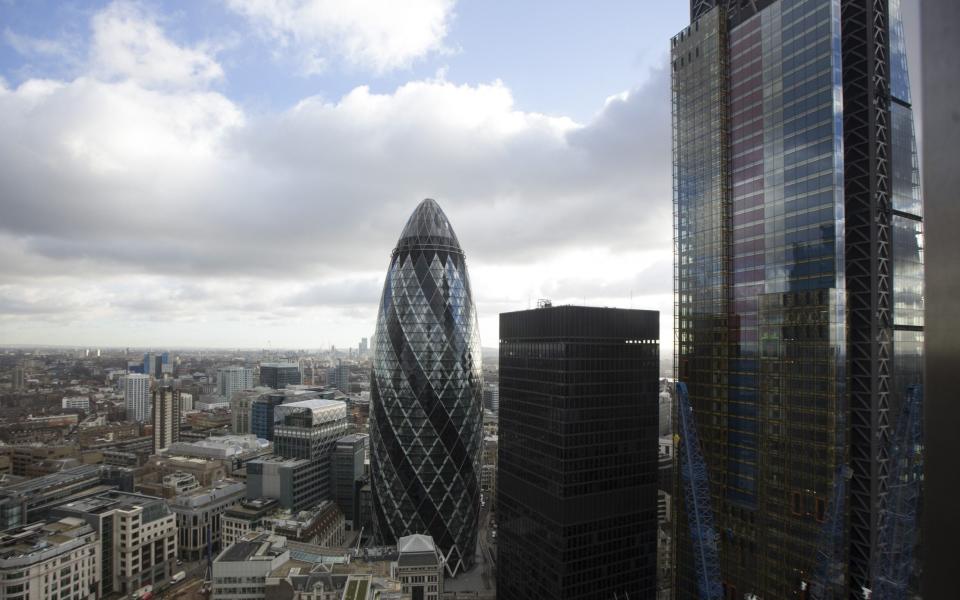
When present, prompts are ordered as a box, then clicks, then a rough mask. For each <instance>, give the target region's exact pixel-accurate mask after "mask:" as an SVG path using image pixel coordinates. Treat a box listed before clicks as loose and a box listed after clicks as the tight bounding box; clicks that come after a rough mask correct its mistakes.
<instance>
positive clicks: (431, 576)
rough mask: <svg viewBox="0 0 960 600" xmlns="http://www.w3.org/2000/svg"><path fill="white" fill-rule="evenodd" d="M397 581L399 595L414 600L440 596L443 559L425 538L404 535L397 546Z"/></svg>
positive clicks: (418, 535)
mask: <svg viewBox="0 0 960 600" xmlns="http://www.w3.org/2000/svg"><path fill="white" fill-rule="evenodd" d="M397 552H398V553H399V557H398V558H397V579H399V580H400V583H401V585H402V586H403V592H404V593H406V594H410V597H411V598H417V599H418V600H438V599H439V598H440V595H441V594H443V557H442V556H441V554H440V551H439V550H438V549H437V546H436V544H434V542H433V538H432V537H430V536H429V535H421V534H416V535H408V536H404V537H402V538H400V541H398V542H397Z"/></svg>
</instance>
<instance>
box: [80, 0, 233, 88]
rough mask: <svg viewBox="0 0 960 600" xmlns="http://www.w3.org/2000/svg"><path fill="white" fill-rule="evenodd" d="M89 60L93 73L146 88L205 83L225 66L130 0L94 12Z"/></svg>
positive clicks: (219, 76) (215, 76) (201, 84)
mask: <svg viewBox="0 0 960 600" xmlns="http://www.w3.org/2000/svg"><path fill="white" fill-rule="evenodd" d="M92 27H93V39H92V41H91V49H90V60H91V67H92V70H93V71H94V74H96V75H98V76H100V77H102V78H105V79H108V80H130V81H135V82H137V83H139V84H142V85H145V86H150V87H174V88H195V87H204V86H206V85H208V84H210V83H211V82H214V81H216V80H219V79H222V78H223V69H222V68H221V67H220V65H219V64H218V63H217V61H216V60H214V58H213V57H212V56H210V55H209V54H208V53H207V52H206V51H204V50H203V49H201V48H187V47H184V46H179V45H177V44H175V43H174V42H173V41H171V40H170V39H168V38H167V36H166V34H165V33H164V31H163V29H161V28H160V26H159V25H158V24H157V22H156V19H155V18H154V17H152V16H151V15H150V14H148V13H147V12H146V11H145V10H144V9H143V8H142V7H140V6H139V5H137V4H134V3H131V2H114V3H113V4H111V5H110V6H108V7H107V8H106V9H104V10H103V11H101V12H99V13H98V14H97V15H95V16H94V18H93V22H92Z"/></svg>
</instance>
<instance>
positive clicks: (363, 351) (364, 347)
mask: <svg viewBox="0 0 960 600" xmlns="http://www.w3.org/2000/svg"><path fill="white" fill-rule="evenodd" d="M358 349H359V355H360V358H363V357H364V356H366V355H367V352H369V350H370V343H369V340H367V338H360V346H359V348H358Z"/></svg>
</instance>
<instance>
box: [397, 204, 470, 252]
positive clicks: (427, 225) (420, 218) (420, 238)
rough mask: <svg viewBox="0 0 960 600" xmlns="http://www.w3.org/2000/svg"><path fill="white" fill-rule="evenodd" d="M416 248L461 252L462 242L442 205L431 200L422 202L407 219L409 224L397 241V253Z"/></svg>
mask: <svg viewBox="0 0 960 600" xmlns="http://www.w3.org/2000/svg"><path fill="white" fill-rule="evenodd" d="M414 246H421V247H422V246H439V247H443V248H446V249H450V250H460V240H458V239H457V234H455V233H454V232H453V226H452V225H450V220H449V219H447V215H445V214H444V212H443V209H442V208H440V205H439V204H437V203H436V201H435V200H433V199H431V198H427V199H426V200H424V201H423V202H421V203H420V204H419V205H418V206H417V208H416V210H414V211H413V214H411V215H410V218H409V219H407V224H406V225H405V226H404V228H403V232H402V233H401V234H400V239H399V240H398V241H397V248H396V251H399V250H401V249H405V248H412V247H414ZM461 252H462V250H461Z"/></svg>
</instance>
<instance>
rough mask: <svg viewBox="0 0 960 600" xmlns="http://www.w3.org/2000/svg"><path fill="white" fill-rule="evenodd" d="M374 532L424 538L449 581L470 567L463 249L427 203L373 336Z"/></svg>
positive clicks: (474, 509)
mask: <svg viewBox="0 0 960 600" xmlns="http://www.w3.org/2000/svg"><path fill="white" fill-rule="evenodd" d="M373 348H374V357H373V373H372V376H371V385H370V390H371V411H370V413H371V414H370V441H371V452H370V461H371V465H370V466H371V472H372V483H373V485H372V492H373V494H372V495H373V510H374V523H375V528H376V535H377V537H378V539H379V540H380V541H381V542H382V543H385V544H390V543H394V542H396V540H397V539H399V538H400V537H401V536H406V535H412V534H418V533H426V534H428V535H430V536H432V537H433V539H434V541H435V542H436V544H437V546H438V547H439V548H440V550H441V552H442V553H443V555H444V557H445V559H446V565H447V572H448V573H449V574H450V575H456V574H458V573H460V572H461V571H464V570H467V569H469V568H470V567H471V566H472V565H473V557H474V548H475V547H476V542H477V522H478V517H479V511H480V481H479V478H480V460H481V445H482V443H483V408H482V389H483V386H482V381H481V368H480V367H481V364H480V335H479V329H478V326H477V313H476V309H475V308H474V304H473V297H472V295H471V291H470V278H469V276H468V275H467V265H466V262H465V259H464V254H463V250H461V248H460V242H459V241H458V240H457V236H456V234H454V232H453V228H452V227H451V226H450V221H449V220H448V219H447V216H446V215H445V214H444V213H443V211H442V210H441V209H440V207H439V206H438V205H437V203H436V202H434V201H433V200H430V199H427V200H424V201H423V202H421V203H420V205H419V206H417V209H416V210H415V211H414V212H413V214H412V215H411V216H410V219H409V220H408V221H407V225H406V227H404V228H403V233H401V234H400V240H399V241H398V242H397V247H396V248H395V249H394V250H393V255H392V257H391V259H390V269H389V271H388V272H387V277H386V281H385V282H384V285H383V295H382V297H381V299H380V308H379V311H378V314H377V330H376V334H375V336H374V347H373Z"/></svg>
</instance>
